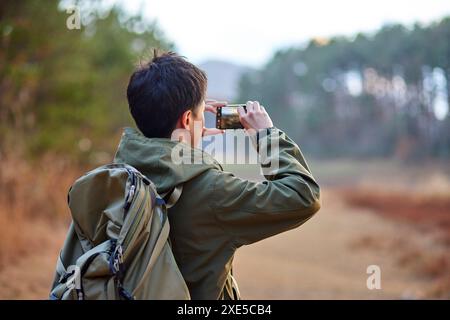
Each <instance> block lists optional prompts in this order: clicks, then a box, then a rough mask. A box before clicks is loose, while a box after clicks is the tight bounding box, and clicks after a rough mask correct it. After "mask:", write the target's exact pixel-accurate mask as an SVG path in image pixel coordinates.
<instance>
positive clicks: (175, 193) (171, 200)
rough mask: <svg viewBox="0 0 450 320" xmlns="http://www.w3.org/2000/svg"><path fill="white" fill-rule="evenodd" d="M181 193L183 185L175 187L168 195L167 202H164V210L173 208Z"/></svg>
mask: <svg viewBox="0 0 450 320" xmlns="http://www.w3.org/2000/svg"><path fill="white" fill-rule="evenodd" d="M169 192H170V191H169ZM169 192H168V193H165V194H164V195H163V196H162V198H165V197H166V196H167V195H168V194H169ZM182 192H183V185H182V184H180V185H178V186H176V187H175V188H174V189H173V191H172V193H171V194H170V197H169V200H167V202H166V208H167V209H169V208H171V207H173V206H174V205H175V203H177V201H178V199H180V197H181V193H182Z"/></svg>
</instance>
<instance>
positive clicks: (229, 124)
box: [216, 104, 245, 129]
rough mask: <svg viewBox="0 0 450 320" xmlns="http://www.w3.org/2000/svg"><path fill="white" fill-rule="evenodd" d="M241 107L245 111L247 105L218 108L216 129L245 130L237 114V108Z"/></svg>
mask: <svg viewBox="0 0 450 320" xmlns="http://www.w3.org/2000/svg"><path fill="white" fill-rule="evenodd" d="M241 106H242V107H243V108H244V110H245V105H240V104H239V105H227V106H225V107H219V108H217V115H216V127H217V128H218V129H243V128H244V127H243V126H242V124H241V122H240V121H239V113H238V112H237V108H238V107H241Z"/></svg>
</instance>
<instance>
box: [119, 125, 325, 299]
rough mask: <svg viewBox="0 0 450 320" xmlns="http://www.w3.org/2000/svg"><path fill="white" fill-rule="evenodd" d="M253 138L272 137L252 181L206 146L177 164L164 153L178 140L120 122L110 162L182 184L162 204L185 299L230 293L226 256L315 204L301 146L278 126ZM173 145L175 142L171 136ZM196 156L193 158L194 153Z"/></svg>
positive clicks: (291, 224)
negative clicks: (268, 165)
mask: <svg viewBox="0 0 450 320" xmlns="http://www.w3.org/2000/svg"><path fill="white" fill-rule="evenodd" d="M267 131H268V134H267V135H265V136H264V137H259V136H258V140H259V141H258V145H261V142H263V141H262V140H261V139H265V140H264V142H265V143H266V142H269V141H271V139H275V138H278V137H279V138H278V142H279V153H275V152H274V154H271V155H270V156H269V157H268V158H267V159H266V160H268V161H270V160H271V159H272V160H273V159H274V158H273V157H278V161H279V169H278V171H277V172H273V173H270V174H266V175H265V178H266V179H267V180H265V181H262V182H252V181H247V180H243V179H240V178H238V177H235V176H234V175H233V174H232V173H229V172H224V171H223V169H222V167H221V165H220V164H219V163H218V162H217V161H216V160H215V159H213V158H212V157H211V156H210V155H209V154H207V153H206V152H204V151H202V150H200V149H197V148H190V147H188V146H186V145H185V147H186V148H188V149H189V151H190V152H192V155H193V157H194V158H195V159H197V158H201V159H203V161H201V163H195V162H194V163H195V164H177V163H176V162H175V163H174V162H173V161H172V160H171V159H172V157H171V155H172V151H173V149H174V147H175V146H176V145H177V144H178V143H177V142H175V141H171V140H170V139H165V138H146V137H145V136H143V135H142V134H141V133H139V132H138V131H137V130H135V129H132V128H126V129H125V131H124V133H123V135H122V139H121V141H120V144H119V147H118V150H117V153H116V155H115V159H114V162H116V163H127V164H129V165H132V166H134V167H135V168H136V169H138V170H139V171H141V172H142V173H143V174H144V175H146V176H147V177H148V178H149V179H150V180H152V181H153V182H154V184H155V185H156V187H157V190H158V193H160V194H163V193H166V192H168V191H170V190H172V189H173V188H174V187H175V186H177V185H180V184H183V192H182V195H181V197H180V199H179V200H178V202H177V203H176V204H175V205H174V206H173V207H172V208H171V209H170V210H169V222H170V227H171V231H170V240H171V244H172V250H173V253H174V256H175V259H176V261H177V264H178V266H179V268H180V270H181V273H182V275H183V277H184V279H185V281H186V283H187V286H188V288H189V291H190V294H191V297H192V299H228V298H231V299H233V298H236V295H235V294H233V290H232V283H233V280H234V279H233V277H232V262H233V256H234V253H235V252H236V249H237V248H239V247H241V246H243V245H248V244H251V243H254V242H256V241H259V240H262V239H265V238H268V237H270V236H273V235H276V234H279V233H281V232H284V231H287V230H290V229H293V228H296V227H298V226H300V225H301V224H303V223H304V222H305V221H307V220H308V219H309V218H311V216H312V215H313V214H314V213H315V212H317V211H318V210H319V208H320V199H319V198H320V190H319V186H318V184H317V183H316V181H315V180H314V178H313V176H312V175H311V172H310V170H309V168H308V165H307V164H306V161H305V160H304V158H303V156H302V153H301V151H300V149H299V147H298V146H297V144H295V142H293V141H292V140H291V139H289V138H288V137H287V136H286V135H285V134H284V133H283V132H282V131H280V130H278V129H276V128H272V129H267ZM178 145H179V144H178ZM197 162H198V161H197Z"/></svg>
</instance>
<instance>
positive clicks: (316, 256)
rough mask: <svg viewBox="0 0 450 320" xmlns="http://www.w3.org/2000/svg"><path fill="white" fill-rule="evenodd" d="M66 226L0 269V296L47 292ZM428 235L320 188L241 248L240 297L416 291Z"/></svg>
mask: <svg viewBox="0 0 450 320" xmlns="http://www.w3.org/2000/svg"><path fill="white" fill-rule="evenodd" d="M65 231H66V230H65V228H63V227H61V228H59V229H57V230H51V231H50V230H49V232H54V236H53V239H54V240H53V242H52V244H51V245H46V246H43V247H42V250H40V251H39V252H36V253H34V254H32V255H29V256H27V257H25V258H23V259H22V260H20V261H19V262H18V263H17V264H15V265H11V266H9V267H7V268H6V269H4V270H3V271H2V272H0V287H1V288H2V290H0V299H46V298H47V295H48V288H49V286H50V283H51V280H52V277H53V272H54V266H55V259H56V256H57V253H58V251H59V248H60V246H61V244H62V242H63V240H64V234H65ZM431 247H432V240H431V239H429V238H427V237H425V236H423V235H421V234H420V233H419V232H418V231H416V230H413V229H411V228H409V227H406V226H402V225H400V224H397V223H394V222H392V221H389V220H385V219H384V218H381V217H379V216H376V215H373V214H371V213H370V212H363V211H362V210H359V209H358V210H356V209H350V208H348V207H346V206H345V205H344V204H343V203H342V202H341V201H340V200H339V199H338V198H337V196H336V195H335V194H334V193H332V192H326V191H325V192H324V198H323V208H322V209H321V211H320V212H319V213H318V214H317V215H316V216H315V217H314V218H313V219H312V220H310V221H308V222H307V223H306V224H305V225H304V226H302V227H300V228H299V229H296V230H293V231H290V232H287V233H284V234H281V235H278V236H275V237H272V238H270V239H267V240H264V241H261V242H259V243H257V244H254V245H252V246H248V247H244V248H242V249H240V250H239V251H238V253H237V255H236V258H235V276H236V278H237V280H238V282H239V284H240V290H241V293H242V295H243V297H244V298H245V299H312V298H316V299H345V298H350V299H355V298H356V299H373V298H387V299H391V298H419V297H422V296H423V295H424V294H425V292H426V291H427V290H428V288H429V286H430V283H429V281H428V282H427V281H426V280H420V279H419V278H418V277H417V274H415V272H414V270H413V268H412V267H411V265H409V264H406V265H405V264H404V265H401V264H399V261H401V260H402V259H403V260H404V258H405V256H407V255H408V254H409V253H410V252H413V251H412V250H429V249H430V248H431ZM372 264H375V265H378V266H380V268H381V285H382V289H381V290H373V291H371V290H368V289H367V287H366V279H367V276H368V275H367V274H366V268H367V266H369V265H372Z"/></svg>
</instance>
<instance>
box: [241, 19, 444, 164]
mask: <svg viewBox="0 0 450 320" xmlns="http://www.w3.org/2000/svg"><path fill="white" fill-rule="evenodd" d="M441 73H442V74H443V75H444V76H443V77H440V76H439V75H440V74H441ZM275 79H276V80H275ZM442 85H444V86H445V88H446V89H445V90H444V91H445V92H442V90H441V91H439V90H440V89H439V88H440V87H442ZM443 96H445V99H446V100H447V103H445V104H446V108H447V110H448V108H449V106H450V17H449V18H445V19H443V20H441V21H439V22H436V23H433V24H431V25H429V26H426V27H424V26H421V25H418V24H416V25H414V26H413V27H411V28H409V27H408V28H407V27H405V26H402V25H386V26H384V27H383V28H381V29H380V30H379V31H378V32H375V33H372V34H362V33H359V34H357V35H356V36H354V37H351V38H348V37H334V38H331V39H323V38H317V39H312V40H311V41H309V42H308V43H307V44H306V45H304V46H300V47H292V48H287V49H284V50H280V51H278V52H277V53H276V54H275V55H274V56H273V58H272V59H271V60H270V61H269V62H268V63H267V64H266V65H265V66H264V68H262V69H261V70H258V71H254V72H253V73H249V74H245V75H244V76H243V78H242V79H241V83H240V94H239V99H240V100H242V101H246V100H248V99H250V98H255V99H259V100H260V101H262V102H263V103H264V105H265V106H267V109H268V110H269V112H271V114H272V115H273V118H274V120H275V123H276V124H277V125H278V126H280V127H282V128H283V129H285V130H286V131H287V132H288V133H290V134H291V135H292V136H293V137H295V138H296V139H297V140H298V141H300V142H301V144H302V145H303V147H304V148H305V149H306V150H307V151H308V152H312V153H313V154H315V155H316V156H326V157H330V156H365V157H366V156H371V157H373V156H397V157H400V158H404V159H418V158H423V157H427V156H430V157H436V156H440V157H449V156H450V135H449V131H450V120H449V119H450V116H449V112H448V111H447V112H446V113H445V110H444V111H443V110H442V109H443V108H445V106H443V104H442V97H443ZM439 99H441V100H439ZM438 100H439V101H438ZM439 103H440V106H438V104H439ZM439 108H440V109H441V110H440V111H438V110H437V109H439Z"/></svg>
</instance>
